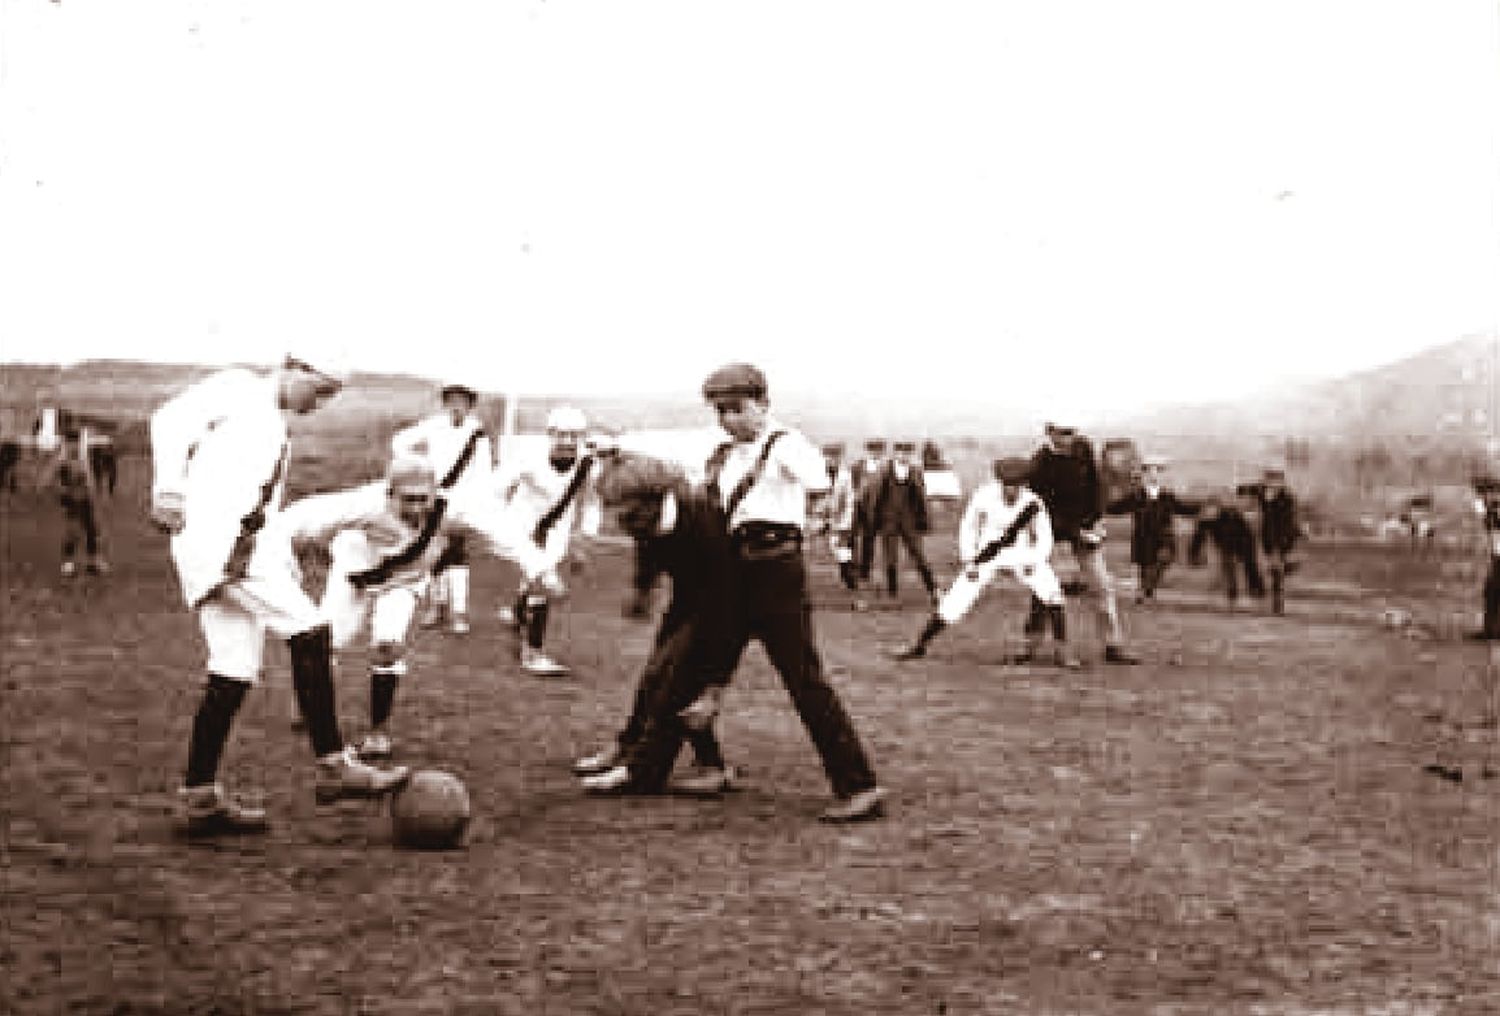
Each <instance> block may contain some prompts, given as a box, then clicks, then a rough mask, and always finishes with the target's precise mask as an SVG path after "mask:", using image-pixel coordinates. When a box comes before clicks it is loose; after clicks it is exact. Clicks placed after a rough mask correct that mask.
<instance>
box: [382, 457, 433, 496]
mask: <svg viewBox="0 0 1500 1016" xmlns="http://www.w3.org/2000/svg"><path fill="white" fill-rule="evenodd" d="M385 476H386V483H387V484H389V485H390V488H391V489H392V490H395V489H396V488H398V487H400V488H406V489H410V488H412V487H429V488H431V487H436V486H437V476H436V475H435V474H434V473H433V471H432V463H431V462H429V461H428V460H427V459H426V458H425V457H423V456H421V455H397V456H396V457H395V458H393V459H391V464H390V466H389V467H388V468H387V469H386V473H385Z"/></svg>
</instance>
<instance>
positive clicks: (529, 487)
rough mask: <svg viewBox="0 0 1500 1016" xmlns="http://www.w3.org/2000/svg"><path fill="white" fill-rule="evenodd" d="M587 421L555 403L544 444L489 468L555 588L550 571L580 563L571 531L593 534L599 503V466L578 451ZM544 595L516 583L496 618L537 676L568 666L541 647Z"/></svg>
mask: <svg viewBox="0 0 1500 1016" xmlns="http://www.w3.org/2000/svg"><path fill="white" fill-rule="evenodd" d="M587 432H588V420H587V419H586V418H585V417H584V415H583V413H582V412H581V411H579V410H577V409H574V408H573V407H572V406H557V407H555V408H554V409H553V410H552V411H551V412H550V413H549V414H548V415H547V445H546V448H545V451H542V452H540V453H537V452H531V451H530V450H529V449H527V450H518V451H515V452H509V453H507V454H506V455H505V456H504V458H503V460H502V461H501V463H500V467H499V469H498V470H497V472H496V479H495V486H496V489H497V490H498V492H499V495H500V499H501V501H502V502H503V504H504V505H505V511H506V512H507V514H508V515H509V516H510V517H511V518H512V520H513V522H514V524H515V525H518V526H522V527H524V529H525V531H527V532H530V533H531V535H532V540H533V542H535V543H536V545H537V546H538V547H539V548H540V549H541V551H542V554H543V557H544V560H545V561H546V562H547V566H548V575H547V580H548V581H547V583H546V586H547V587H550V588H552V589H561V588H562V582H561V580H560V579H559V578H558V569H559V568H560V567H561V566H562V564H563V563H564V561H569V562H570V563H572V564H573V565H575V566H577V565H581V564H582V561H583V556H582V554H580V553H579V552H577V551H576V550H574V551H571V552H570V548H569V544H570V542H571V540H572V536H573V531H574V530H575V529H577V531H578V532H579V533H580V534H581V535H583V536H585V537H589V538H595V537H598V535H599V528H600V524H601V522H602V520H603V514H604V509H603V504H602V502H601V500H600V497H599V472H600V464H599V462H598V459H597V457H596V456H595V455H593V454H592V453H589V452H587V451H585V449H584V443H585V440H586V438H587V436H588V435H587ZM551 599H552V597H551V596H549V595H548V593H547V592H546V590H545V589H544V588H543V587H542V586H540V585H538V584H537V583H523V584H522V588H521V590H520V592H519V594H518V596H517V599H516V604H515V606H514V607H513V608H511V609H510V610H509V611H502V613H501V619H502V620H504V621H507V622H509V623H511V624H514V625H516V627H517V628H518V629H519V634H520V639H521V650H520V655H521V667H522V669H524V670H525V671H526V672H527V673H530V674H535V675H537V676H540V677H561V676H563V675H565V674H567V673H568V668H567V667H566V666H565V665H563V664H561V663H559V662H557V661H556V660H554V659H552V658H551V657H550V656H548V655H547V654H546V653H545V652H544V651H543V645H544V643H545V641H546V636H547V621H548V615H549V613H550V607H551Z"/></svg>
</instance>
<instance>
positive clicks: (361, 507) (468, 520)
mask: <svg viewBox="0 0 1500 1016" xmlns="http://www.w3.org/2000/svg"><path fill="white" fill-rule="evenodd" d="M275 532H276V537H277V538H278V539H281V540H285V541H287V542H290V541H291V540H293V539H301V540H308V541H311V542H316V543H330V544H331V550H332V552H333V556H334V562H335V566H336V568H337V570H338V571H340V572H341V573H345V574H348V575H350V576H361V574H362V573H363V577H364V578H365V580H366V581H364V582H363V583H361V585H362V587H363V588H366V589H369V590H371V591H379V590H381V589H386V588H395V587H407V588H416V589H420V588H422V587H423V586H424V585H425V583H426V581H427V577H428V576H429V575H430V574H431V572H432V566H433V565H434V564H435V563H436V562H437V559H438V557H439V556H440V555H441V554H442V552H443V547H444V544H445V542H446V541H445V540H444V537H446V536H447V535H449V534H451V533H454V532H463V533H473V534H477V535H478V536H479V537H480V538H481V539H483V540H484V541H485V542H486V543H487V544H488V545H489V548H490V550H491V551H492V552H493V553H495V554H497V555H499V556H501V557H505V558H508V559H509V560H512V561H515V562H516V563H517V564H518V565H520V566H521V570H522V571H523V572H525V573H526V574H527V576H528V578H532V577H535V576H536V575H538V574H540V573H541V571H542V570H543V567H544V565H543V564H542V562H541V554H540V552H539V551H538V550H537V548H536V547H535V546H533V545H532V544H531V542H530V540H529V539H527V538H526V534H525V533H524V532H522V531H521V530H518V529H516V528H514V527H513V526H511V525H510V523H509V522H508V520H507V519H506V518H505V517H504V515H503V514H502V513H501V512H500V511H499V510H498V505H495V504H493V502H491V505H490V506H489V507H488V508H486V507H485V505H484V503H483V502H480V501H478V500H464V501H444V500H441V499H440V500H439V501H438V502H437V504H436V505H434V507H433V509H432V511H431V512H430V513H429V514H428V516H427V518H426V519H425V520H424V521H423V524H422V525H419V526H413V525H410V524H408V523H407V522H406V521H405V520H404V519H402V518H401V516H400V515H398V514H397V513H396V512H395V511H394V510H392V507H391V502H390V498H389V497H388V488H387V484H386V482H385V481H384V480H377V481H375V482H374V483H367V484H365V485H364V486H362V487H355V488H353V489H351V490H343V491H337V492H335V493H332V494H316V495H313V496H312V497H306V498H302V499H301V500H299V501H296V502H294V503H292V504H291V505H288V506H287V508H286V510H285V511H283V512H282V513H281V516H280V518H279V519H278V521H277V527H276V531H275Z"/></svg>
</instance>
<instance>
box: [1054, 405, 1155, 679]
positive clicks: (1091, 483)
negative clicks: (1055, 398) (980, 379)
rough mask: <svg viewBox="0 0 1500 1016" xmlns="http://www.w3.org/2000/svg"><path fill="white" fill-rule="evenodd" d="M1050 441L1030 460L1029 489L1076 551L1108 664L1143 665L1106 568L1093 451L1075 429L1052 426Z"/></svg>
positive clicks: (1101, 503)
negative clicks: (1130, 643) (1128, 641)
mask: <svg viewBox="0 0 1500 1016" xmlns="http://www.w3.org/2000/svg"><path fill="white" fill-rule="evenodd" d="M1046 433H1047V440H1046V443H1045V444H1043V445H1042V447H1041V448H1039V449H1037V452H1036V454H1035V455H1034V456H1032V459H1031V489H1032V490H1034V491H1035V492H1036V493H1037V495H1038V496H1039V497H1041V499H1042V503H1043V504H1045V505H1046V506H1047V513H1048V514H1049V515H1050V516H1051V517H1052V530H1053V534H1054V536H1055V537H1056V539H1057V541H1058V542H1059V543H1066V544H1068V546H1070V547H1072V548H1073V557H1074V559H1075V560H1076V561H1077V562H1078V569H1079V571H1081V572H1082V573H1083V574H1084V576H1085V578H1087V580H1088V584H1089V593H1090V595H1092V596H1094V597H1096V602H1097V605H1098V611H1099V620H1100V623H1101V624H1102V626H1103V628H1104V633H1105V634H1104V662H1106V663H1117V664H1132V663H1138V662H1139V661H1138V660H1137V659H1136V658H1135V657H1134V656H1132V655H1131V654H1130V653H1129V652H1127V651H1126V650H1125V647H1124V644H1123V642H1124V636H1123V634H1122V632H1121V630H1120V611H1119V607H1118V606H1117V604H1116V603H1115V587H1114V581H1113V580H1112V579H1111V578H1110V575H1109V570H1108V568H1106V567H1105V563H1104V525H1103V515H1104V489H1103V484H1102V483H1101V482H1100V479H1099V466H1098V462H1097V460H1096V459H1095V457H1094V447H1093V445H1092V444H1090V443H1089V440H1088V438H1086V437H1084V436H1082V435H1081V434H1079V433H1078V432H1077V431H1076V430H1075V429H1074V428H1073V427H1071V426H1068V425H1064V424H1059V423H1049V424H1047V426H1046Z"/></svg>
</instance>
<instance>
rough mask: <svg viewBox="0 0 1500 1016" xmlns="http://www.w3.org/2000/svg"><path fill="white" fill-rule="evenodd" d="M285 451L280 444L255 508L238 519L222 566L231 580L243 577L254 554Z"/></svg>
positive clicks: (281, 471)
mask: <svg viewBox="0 0 1500 1016" xmlns="http://www.w3.org/2000/svg"><path fill="white" fill-rule="evenodd" d="M287 451H288V443H287V442H286V441H283V442H281V454H280V455H278V456H276V468H274V469H272V470H271V477H270V479H268V480H266V482H265V483H263V484H261V488H260V497H259V498H258V499H257V500H256V502H255V507H254V508H252V509H251V510H250V511H249V513H247V514H246V515H245V516H244V517H243V518H241V519H240V534H239V536H237V537H235V541H234V546H233V547H232V548H231V549H230V551H229V560H228V561H227V562H225V564H224V574H225V575H227V576H229V578H231V579H242V578H244V577H245V568H246V567H247V566H248V565H249V564H250V555H251V554H253V553H255V534H256V533H258V532H260V531H261V529H262V528H263V527H264V526H265V524H266V509H267V508H268V507H270V504H271V498H273V497H275V496H276V488H277V486H279V485H280V483H281V477H282V475H283V474H284V473H285V472H286V460H287Z"/></svg>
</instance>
